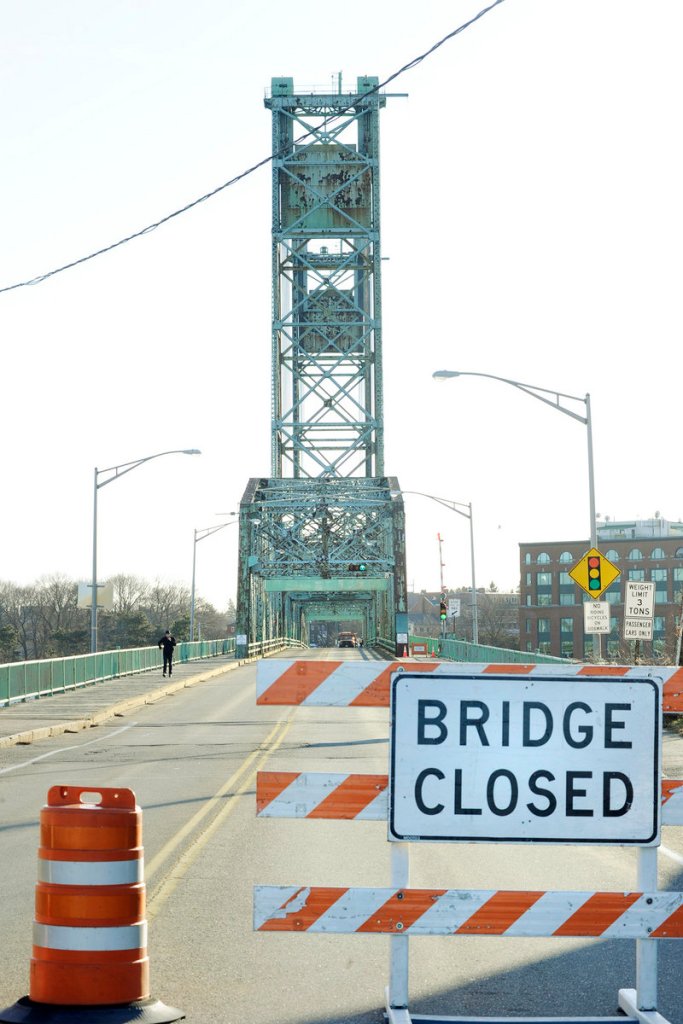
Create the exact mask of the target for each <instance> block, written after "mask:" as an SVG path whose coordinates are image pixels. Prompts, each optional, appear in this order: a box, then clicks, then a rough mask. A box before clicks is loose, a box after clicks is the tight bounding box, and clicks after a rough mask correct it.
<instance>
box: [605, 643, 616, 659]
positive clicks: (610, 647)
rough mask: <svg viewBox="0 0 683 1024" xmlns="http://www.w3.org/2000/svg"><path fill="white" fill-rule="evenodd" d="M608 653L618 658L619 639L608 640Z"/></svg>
mask: <svg viewBox="0 0 683 1024" xmlns="http://www.w3.org/2000/svg"><path fill="white" fill-rule="evenodd" d="M607 653H608V654H609V656H610V657H611V658H618V657H619V641H618V640H608V641H607Z"/></svg>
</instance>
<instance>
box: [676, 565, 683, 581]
mask: <svg viewBox="0 0 683 1024" xmlns="http://www.w3.org/2000/svg"><path fill="white" fill-rule="evenodd" d="M674 579H675V580H683V567H681V566H680V565H677V566H676V567H675V569H674Z"/></svg>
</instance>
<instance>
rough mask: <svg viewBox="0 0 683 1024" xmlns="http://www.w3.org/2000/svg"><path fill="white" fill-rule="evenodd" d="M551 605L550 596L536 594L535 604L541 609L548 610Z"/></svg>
mask: <svg viewBox="0 0 683 1024" xmlns="http://www.w3.org/2000/svg"><path fill="white" fill-rule="evenodd" d="M552 603H553V598H552V594H538V595H537V596H536V604H537V605H538V606H539V607H541V608H549V607H550V605H551V604H552Z"/></svg>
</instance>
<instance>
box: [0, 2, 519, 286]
mask: <svg viewBox="0 0 683 1024" xmlns="http://www.w3.org/2000/svg"><path fill="white" fill-rule="evenodd" d="M504 2H505V0H493V2H492V3H490V4H489V5H488V7H484V8H483V9H482V10H481V11H479V13H478V14H475V15H474V17H472V18H470V19H469V21H465V22H463V24H462V25H459V26H458V27H457V28H455V29H453V31H452V32H449V33H448V35H445V36H444V37H443V38H442V39H439V41H438V42H436V43H434V45H433V46H430V47H429V49H428V50H425V52H424V53H421V54H420V55H419V57H413V59H412V60H410V61H408V63H407V64H404V65H403V67H401V68H399V69H398V71H394V73H393V74H391V75H389V77H388V78H385V79H384V81H383V82H380V83H379V84H378V85H375V86H373V88H372V89H368V90H367V92H364V93H361V94H360V95H359V96H356V97H354V99H353V101H352V103H350V104H349V107H347V108H346V109H345V110H340V111H338V112H337V113H336V114H334V115H332V116H331V117H330V118H329V119H328V121H329V122H332V121H334V120H336V119H337V118H340V117H343V116H344V115H345V114H346V113H348V111H349V110H350V109H351V108H352V107H353V106H355V105H356V103H358V102H359V101H361V100H363V99H365V98H366V97H368V96H372V95H373V94H374V93H376V92H379V90H380V89H384V88H385V86H387V85H389V83H390V82H393V81H395V79H397V78H398V77H399V75H403V74H405V72H406V71H411V70H412V69H413V68H414V67H417V65H418V64H421V63H422V61H423V60H426V58H427V57H430V56H431V55H432V54H433V53H434V52H435V51H436V50H438V49H439V47H441V46H443V45H444V43H447V42H449V40H451V39H454V38H455V36H457V35H460V33H461V32H464V31H465V29H468V28H469V27H470V26H471V25H474V23H475V22H477V21H479V19H480V18H483V17H484V15H485V14H488V13H489V11H492V10H493V8H494V7H499V6H500V4H502V3H504ZM311 134H312V133H311V132H307V133H306V134H305V135H302V136H300V137H299V138H298V139H295V140H294V143H293V144H298V143H301V142H304V141H305V140H306V139H307V138H308V137H309V136H310V135H311ZM290 145H291V144H288V147H287V149H288V150H289V148H290ZM279 155H280V154H279V153H271V154H270V155H269V156H266V157H264V158H263V160H259V161H258V163H255V164H252V166H251V167H247V169H246V170H244V171H242V172H241V174H237V175H235V177H234V178H230V180H229V181H224V182H223V184H222V185H218V186H216V188H214V189H211V191H210V192H206V193H205V194H204V195H203V196H199V197H198V198H197V199H193V200H192V201H191V202H189V203H186V204H185V206H181V207H180V208H179V209H178V210H174V211H173V212H172V213H167V214H166V216H165V217H161V218H160V219H159V220H157V221H155V222H154V223H153V224H148V225H147V226H146V227H144V228H141V229H140V230H139V231H134V232H132V234H130V235H126V237H125V238H120V239H119V240H118V241H117V242H112V243H111V244H110V245H105V246H103V247H102V248H101V249H96V250H95V251H94V252H91V253H88V255H87V256H81V257H79V258H78V259H76V260H72V261H71V262H70V263H64V264H63V265H62V266H60V267H55V268H54V269H53V270H48V271H47V272H46V273H44V274H38V275H37V276H36V277H31V278H28V280H26V281H17V282H16V283H15V284H9V285H6V286H5V287H4V288H0V294H2V293H3V292H11V291H14V290H15V289H17V288H26V287H28V286H29V285H35V284H41V283H42V282H43V281H47V280H48V278H50V277H54V276H55V274H62V273H63V272H64V271H65V270H71V269H72V268H73V267H77V266H79V265H80V264H81V263H88V262H89V261H90V260H94V259H95V258H96V257H97V256H103V255H104V254H105V253H106V252H111V251H112V249H118V248H119V247H120V246H122V245H126V243H127V242H132V241H134V239H136V238H142V236H143V235H148V234H149V233H150V232H151V231H156V229H157V228H159V227H161V226H162V224H167V223H168V222H169V221H170V220H173V219H174V218H175V217H179V216H180V215H181V214H183V213H187V212H188V210H192V209H194V207H195V206H199V204H200V203H205V202H206V201H207V200H208V199H213V197H214V196H217V195H218V194H219V193H220V192H224V191H225V189H226V188H230V187H231V186H232V185H236V184H237V182H238V181H242V179H243V178H246V177H248V176H249V175H250V174H253V173H254V171H257V170H258V169H259V168H260V167H265V166H266V164H269V163H271V161H272V160H274V159H276V158H277V157H278V156H279Z"/></svg>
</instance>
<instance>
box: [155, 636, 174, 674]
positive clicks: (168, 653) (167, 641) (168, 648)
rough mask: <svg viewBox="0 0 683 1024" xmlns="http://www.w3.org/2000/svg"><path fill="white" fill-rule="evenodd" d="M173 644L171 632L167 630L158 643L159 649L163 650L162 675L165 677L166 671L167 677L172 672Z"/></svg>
mask: <svg viewBox="0 0 683 1024" xmlns="http://www.w3.org/2000/svg"><path fill="white" fill-rule="evenodd" d="M175 643H176V641H175V637H174V636H172V635H171V630H170V629H167V630H166V632H165V633H164V635H163V636H162V638H161V640H160V641H159V649H161V648H162V647H163V649H164V675H166V669H168V674H169V676H170V675H171V673H172V671H173V648H174V647H175Z"/></svg>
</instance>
